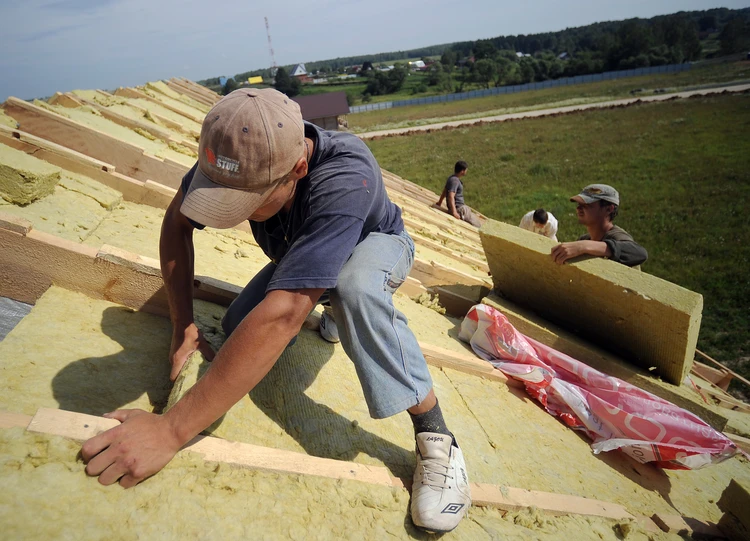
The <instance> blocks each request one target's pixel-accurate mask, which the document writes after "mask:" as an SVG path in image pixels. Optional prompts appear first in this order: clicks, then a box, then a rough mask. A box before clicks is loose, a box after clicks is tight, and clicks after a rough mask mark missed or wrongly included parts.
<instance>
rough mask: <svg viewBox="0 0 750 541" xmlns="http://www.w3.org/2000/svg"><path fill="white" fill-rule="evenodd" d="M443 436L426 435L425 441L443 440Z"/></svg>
mask: <svg viewBox="0 0 750 541" xmlns="http://www.w3.org/2000/svg"><path fill="white" fill-rule="evenodd" d="M443 439H444V438H442V437H439V436H427V441H443Z"/></svg>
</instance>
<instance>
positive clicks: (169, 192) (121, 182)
mask: <svg viewBox="0 0 750 541" xmlns="http://www.w3.org/2000/svg"><path fill="white" fill-rule="evenodd" d="M0 143H3V144H6V145H8V146H11V147H13V148H15V149H18V150H21V151H23V152H26V153H27V154H30V155H32V156H34V157H35V158H39V159H41V160H44V161H47V162H49V163H51V164H53V165H57V166H58V167H61V168H63V169H66V170H68V171H72V172H75V173H79V174H81V175H85V176H87V177H90V178H92V179H94V180H96V181H98V182H101V183H102V184H104V185H105V186H109V187H110V188H112V189H114V190H117V191H118V192H120V193H121V194H122V198H123V199H124V200H125V201H130V202H133V203H140V204H142V205H148V206H151V207H155V208H159V209H166V208H167V207H168V206H169V203H171V202H172V199H173V198H174V195H175V193H176V192H177V190H175V189H174V188H170V187H168V186H164V185H162V184H158V183H156V182H153V181H151V180H147V181H146V182H145V183H144V182H142V181H140V180H135V179H132V178H130V177H127V176H125V175H121V174H120V173H118V172H116V171H115V166H114V165H110V164H107V163H104V162H101V161H99V160H96V159H95V158H92V157H90V156H86V155H85V154H81V153H79V152H76V151H74V150H71V149H69V148H66V147H63V146H61V145H58V144H56V143H51V142H49V141H46V140H44V139H41V138H39V137H36V136H34V135H31V134H28V133H26V132H22V131H20V130H11V129H10V128H7V127H5V126H0Z"/></svg>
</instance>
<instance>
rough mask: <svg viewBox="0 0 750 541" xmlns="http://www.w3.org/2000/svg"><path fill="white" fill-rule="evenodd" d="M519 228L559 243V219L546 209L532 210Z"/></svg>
mask: <svg viewBox="0 0 750 541" xmlns="http://www.w3.org/2000/svg"><path fill="white" fill-rule="evenodd" d="M518 227H520V228H521V229H525V230H526V231H531V232H532V233H538V234H539V235H543V236H545V237H548V238H550V239H552V240H554V241H555V242H557V218H555V217H554V216H553V215H552V213H551V212H547V211H546V210H544V209H536V210H530V211H529V212H527V213H526V214H524V216H523V218H521V223H520V224H519V225H518Z"/></svg>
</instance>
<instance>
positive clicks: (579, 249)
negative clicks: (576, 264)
mask: <svg viewBox="0 0 750 541" xmlns="http://www.w3.org/2000/svg"><path fill="white" fill-rule="evenodd" d="M582 242H583V241H575V242H563V243H562V244H558V245H557V246H555V247H554V248H552V252H551V255H552V260H553V261H554V262H555V263H557V264H558V265H562V264H563V263H565V262H566V261H567V260H568V259H573V258H574V257H578V256H579V255H581V254H583V253H585V251H584V248H583V246H582Z"/></svg>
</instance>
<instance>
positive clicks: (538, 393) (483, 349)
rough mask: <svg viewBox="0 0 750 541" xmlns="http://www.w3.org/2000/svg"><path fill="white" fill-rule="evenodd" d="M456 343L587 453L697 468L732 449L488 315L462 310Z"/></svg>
mask: <svg viewBox="0 0 750 541" xmlns="http://www.w3.org/2000/svg"><path fill="white" fill-rule="evenodd" d="M459 337H460V338H461V339H462V340H464V341H465V342H468V343H469V344H471V347H472V349H473V350H474V352H475V353H476V354H477V355H479V356H480V357H481V358H483V359H485V360H487V361H489V362H490V363H492V365H493V366H495V368H497V369H499V370H501V371H502V372H503V373H504V374H505V375H507V376H509V377H512V378H515V379H517V380H520V381H522V382H524V384H525V385H526V391H527V392H528V393H529V394H530V395H531V396H532V397H533V398H535V399H536V400H538V401H539V402H541V404H542V405H543V406H544V407H545V408H546V410H547V411H548V412H549V413H551V414H552V415H555V416H557V417H559V418H560V419H561V420H562V421H563V422H564V423H565V424H567V425H568V426H570V427H571V428H574V429H576V430H582V431H583V432H585V433H586V434H587V435H588V436H589V437H590V438H591V439H592V440H593V441H594V443H593V444H592V445H591V446H592V448H593V450H594V453H600V452H602V451H612V450H614V449H621V450H622V451H623V452H625V453H626V454H628V455H629V456H631V457H632V458H634V459H635V460H637V461H638V462H654V463H656V465H658V466H660V467H662V468H669V469H698V468H702V467H704V466H708V465H710V464H715V463H718V462H721V461H722V460H725V459H727V458H729V457H731V456H734V455H735V454H736V453H737V447H736V446H735V445H734V443H732V441H731V440H729V439H728V438H727V437H726V436H724V435H723V434H722V433H720V432H718V431H716V430H714V429H713V428H711V427H710V426H709V425H708V424H706V423H705V422H704V421H702V420H701V419H700V418H699V417H697V416H696V415H694V414H692V413H690V412H689V411H686V410H684V409H682V408H679V407H677V406H675V405H674V404H672V403H671V402H668V401H666V400H664V399H662V398H659V397H658V396H654V395H653V394H651V393H649V392H646V391H644V390H642V389H639V388H638V387H634V386H633V385H630V384H629V383H626V382H624V381H622V380H621V379H618V378H614V377H610V376H607V375H606V374H603V373H601V372H599V371H597V370H594V369H593V368H591V367H590V366H588V365H586V364H584V363H582V362H580V361H577V360H575V359H573V358H572V357H569V356H568V355H565V354H564V353H560V352H559V351H556V350H554V349H552V348H550V347H549V346H546V345H544V344H541V343H539V342H537V341H536V340H534V339H532V338H529V337H527V336H524V335H523V334H521V333H520V332H518V331H517V330H516V329H515V327H513V325H511V323H510V322H509V321H508V319H507V318H506V317H505V316H504V315H503V314H502V313H501V312H500V311H499V310H496V309H495V308H492V307H491V306H486V305H484V304H478V305H476V306H474V307H472V308H471V310H469V313H468V314H467V315H466V317H465V318H464V320H463V322H462V324H461V332H460V334H459Z"/></svg>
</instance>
